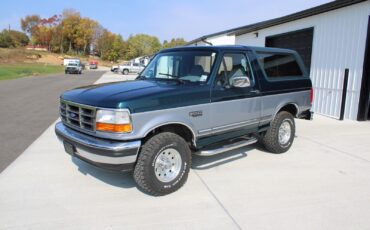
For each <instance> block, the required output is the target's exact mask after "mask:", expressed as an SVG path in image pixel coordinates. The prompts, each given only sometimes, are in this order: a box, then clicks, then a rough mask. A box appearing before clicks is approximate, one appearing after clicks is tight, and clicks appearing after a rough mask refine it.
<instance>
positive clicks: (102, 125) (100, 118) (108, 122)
mask: <svg viewBox="0 0 370 230" xmlns="http://www.w3.org/2000/svg"><path fill="white" fill-rule="evenodd" d="M96 130H97V131H103V132H113V133H129V132H131V131H132V124H131V119H130V114H129V112H128V111H120V110H100V109H99V110H98V111H97V113H96Z"/></svg>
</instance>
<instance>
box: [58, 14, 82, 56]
mask: <svg viewBox="0 0 370 230" xmlns="http://www.w3.org/2000/svg"><path fill="white" fill-rule="evenodd" d="M80 20H81V16H80V13H79V12H77V11H75V10H73V9H67V10H64V11H63V19H62V25H63V38H64V39H67V42H68V52H72V50H73V48H74V43H75V39H76V37H77V31H78V27H79V23H80Z"/></svg>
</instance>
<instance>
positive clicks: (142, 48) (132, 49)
mask: <svg viewBox="0 0 370 230" xmlns="http://www.w3.org/2000/svg"><path fill="white" fill-rule="evenodd" d="M160 49H161V43H160V42H159V40H158V38H157V37H155V36H150V35H147V34H137V35H134V36H130V37H129V38H128V40H127V50H126V53H125V58H126V59H132V58H136V57H140V56H146V55H152V54H154V53H155V52H157V51H159V50H160Z"/></svg>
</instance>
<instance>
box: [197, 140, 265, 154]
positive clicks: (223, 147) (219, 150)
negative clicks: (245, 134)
mask: <svg viewBox="0 0 370 230" xmlns="http://www.w3.org/2000/svg"><path fill="white" fill-rule="evenodd" d="M240 139H241V138H238V141H236V142H233V143H231V144H224V145H221V146H218V147H217V148H214V149H204V150H200V151H198V152H195V153H194V154H196V155H198V156H213V155H216V154H219V153H223V152H227V151H230V150H233V149H237V148H241V147H244V146H247V145H251V144H254V143H256V142H257V141H258V140H257V138H255V137H249V138H243V139H242V140H240Z"/></svg>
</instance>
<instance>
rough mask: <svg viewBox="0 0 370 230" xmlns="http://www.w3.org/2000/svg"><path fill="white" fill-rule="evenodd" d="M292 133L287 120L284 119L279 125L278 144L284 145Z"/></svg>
mask: <svg viewBox="0 0 370 230" xmlns="http://www.w3.org/2000/svg"><path fill="white" fill-rule="evenodd" d="M291 135H292V127H291V124H290V122H289V120H287V119H285V120H283V122H282V123H281V125H280V127H279V134H278V136H279V144H280V145H286V144H287V143H288V142H289V140H290V137H291Z"/></svg>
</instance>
